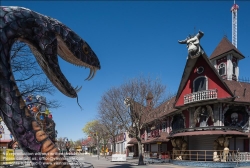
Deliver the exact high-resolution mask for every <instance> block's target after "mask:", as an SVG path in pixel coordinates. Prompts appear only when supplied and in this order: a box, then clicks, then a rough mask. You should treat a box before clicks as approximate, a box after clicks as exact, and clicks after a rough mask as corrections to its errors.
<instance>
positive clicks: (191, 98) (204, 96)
mask: <svg viewBox="0 0 250 168" xmlns="http://www.w3.org/2000/svg"><path fill="white" fill-rule="evenodd" d="M216 98H217V89H210V90H203V91H199V92H194V93H191V94H187V95H185V96H184V104H188V103H192V102H197V101H202V100H210V99H216Z"/></svg>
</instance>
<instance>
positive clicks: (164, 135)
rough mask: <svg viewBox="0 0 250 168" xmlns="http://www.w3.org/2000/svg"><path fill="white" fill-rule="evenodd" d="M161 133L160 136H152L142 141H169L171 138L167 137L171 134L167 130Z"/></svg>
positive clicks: (145, 142)
mask: <svg viewBox="0 0 250 168" xmlns="http://www.w3.org/2000/svg"><path fill="white" fill-rule="evenodd" d="M160 135H161V136H160V137H155V138H150V139H148V140H146V141H143V142H142V143H144V144H147V143H157V142H168V141H169V140H170V139H168V138H167V137H169V134H168V133H167V132H161V133H160Z"/></svg>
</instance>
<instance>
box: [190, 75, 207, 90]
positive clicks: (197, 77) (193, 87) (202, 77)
mask: <svg viewBox="0 0 250 168" xmlns="http://www.w3.org/2000/svg"><path fill="white" fill-rule="evenodd" d="M199 78H205V79H206V89H205V90H208V79H207V76H198V77H197V78H195V79H194V81H193V91H194V90H195V81H196V80H198V79H199Z"/></svg>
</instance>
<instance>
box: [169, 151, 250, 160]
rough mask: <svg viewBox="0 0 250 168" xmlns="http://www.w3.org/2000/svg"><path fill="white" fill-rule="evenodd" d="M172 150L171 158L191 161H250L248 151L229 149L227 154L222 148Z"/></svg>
mask: <svg viewBox="0 0 250 168" xmlns="http://www.w3.org/2000/svg"><path fill="white" fill-rule="evenodd" d="M214 152H215V151H214V150H186V151H181V150H174V151H171V159H173V160H190V161H191V160H192V161H221V162H245V161H250V153H249V152H238V151H237V150H229V152H228V154H224V153H223V152H224V151H223V150H217V151H216V152H217V153H216V155H215V154H214Z"/></svg>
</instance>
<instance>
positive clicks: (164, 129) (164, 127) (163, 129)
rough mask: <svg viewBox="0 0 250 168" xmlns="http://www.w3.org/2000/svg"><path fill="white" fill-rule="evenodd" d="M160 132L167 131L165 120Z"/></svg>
mask: <svg viewBox="0 0 250 168" xmlns="http://www.w3.org/2000/svg"><path fill="white" fill-rule="evenodd" d="M162 132H167V129H166V123H165V122H164V123H163V124H162Z"/></svg>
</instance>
